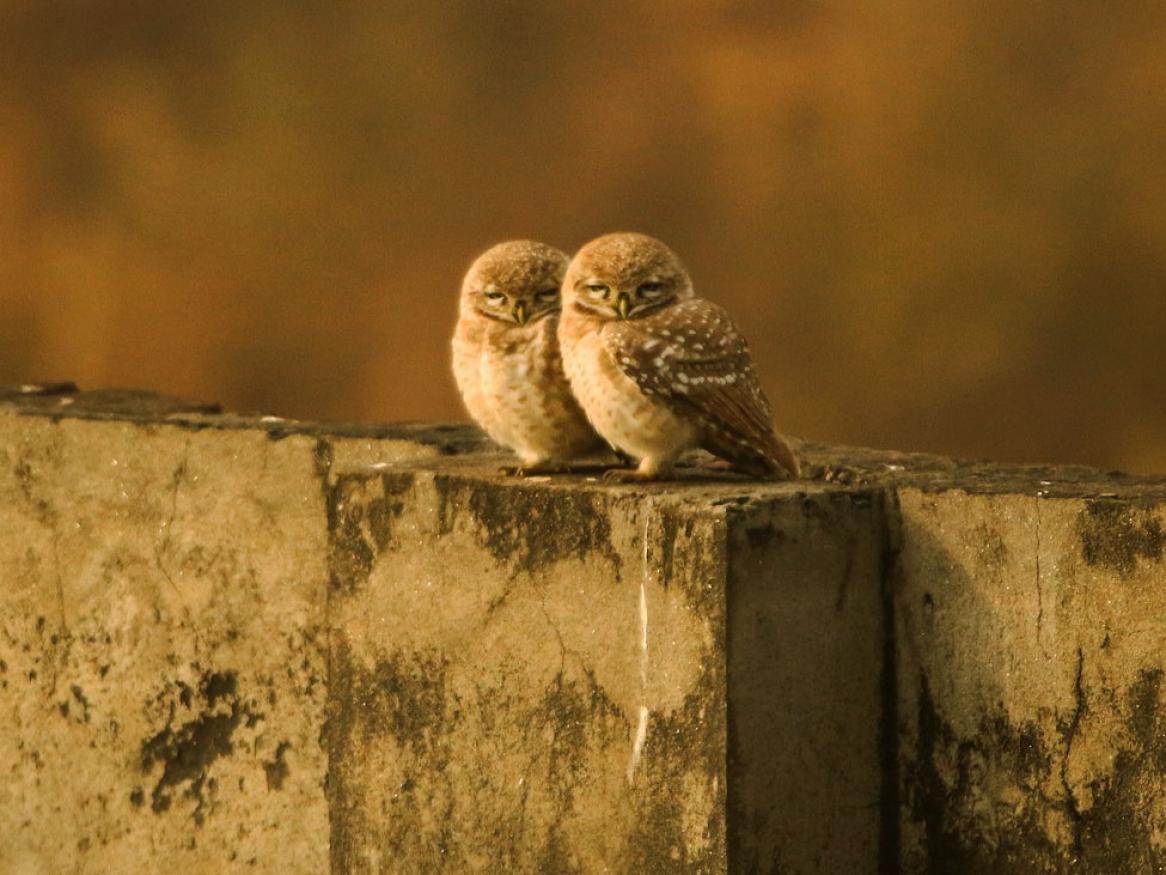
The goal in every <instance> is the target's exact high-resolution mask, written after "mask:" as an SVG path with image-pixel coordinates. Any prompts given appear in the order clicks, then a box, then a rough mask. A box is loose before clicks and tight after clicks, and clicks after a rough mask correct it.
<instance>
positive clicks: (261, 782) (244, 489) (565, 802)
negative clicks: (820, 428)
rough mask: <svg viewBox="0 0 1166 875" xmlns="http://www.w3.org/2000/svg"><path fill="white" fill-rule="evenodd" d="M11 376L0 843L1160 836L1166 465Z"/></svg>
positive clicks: (531, 847)
mask: <svg viewBox="0 0 1166 875" xmlns="http://www.w3.org/2000/svg"><path fill="white" fill-rule="evenodd" d="M803 450H804V453H805V455H806V458H807V460H808V462H809V463H810V464H809V467H810V468H811V473H812V477H811V478H810V479H807V480H804V481H800V482H796V483H783V484H755V483H748V482H744V481H741V480H736V479H733V478H729V477H725V476H723V475H717V474H715V473H710V472H708V471H705V470H692V471H689V472H686V474H685V479H684V480H682V482H680V483H677V484H657V485H650V486H644V485H639V486H634V485H607V484H603V483H601V482H599V481H598V480H597V479H596V477H595V476H594V473H590V474H589V473H588V472H585V471H584V472H581V473H579V474H575V475H571V476H562V477H556V478H531V479H528V480H526V481H514V480H510V479H507V478H504V477H501V476H500V475H499V474H498V473H497V467H498V466H499V465H500V464H502V463H503V462H504V461H505V459H504V457H502V456H500V455H497V454H496V453H495V452H494V451H493V450H491V449H490V448H489V446H488V445H487V444H485V443H484V442H483V441H482V440H481V438H480V437H479V436H478V435H477V434H476V433H475V432H473V431H472V430H469V429H464V428H461V427H436V428H434V427H423V426H396V427H375V426H322V425H318V424H311V423H298V422H289V421H285V420H277V419H274V418H271V417H247V416H237V415H224V414H220V413H217V412H215V408H214V407H213V405H200V404H196V403H191V402H182V401H174V400H172V399H161V398H157V397H156V396H150V395H148V394H146V393H132V394H125V393H104V394H91V393H77V392H76V391H75V390H74V389H73V388H71V387H67V386H63V387H57V388H55V389H53V390H51V391H45V392H40V393H35V392H32V393H30V392H19V391H15V392H12V393H9V394H5V393H3V392H0V714H2V715H3V719H4V720H5V721H6V722H7V724H8V725H10V726H11V727H12V729H11V730H10V731H8V732H5V733H4V734H2V735H0V772H2V773H3V775H4V777H5V780H4V781H3V782H0V873H7V872H20V873H23V872H74V871H75V872H141V871H152V870H158V869H164V868H173V869H175V870H177V871H183V872H231V871H266V872H305V873H307V872H321V871H327V870H329V869H330V870H331V871H332V872H335V873H344V872H354V873H365V872H367V873H373V872H432V871H449V872H471V871H481V872H500V871H507V872H604V871H609V872H725V871H732V872H831V873H832V872H875V871H881V872H895V871H902V872H1029V871H1049V872H1059V871H1082V872H1086V871H1087V872H1094V871H1105V872H1110V871H1112V872H1125V871H1129V872H1142V871H1155V870H1154V868H1153V867H1154V866H1155V865H1158V866H1160V865H1161V864H1162V853H1163V851H1162V848H1163V844H1164V841H1166V786H1164V782H1166V779H1164V778H1163V774H1164V773H1166V772H1164V770H1166V739H1164V733H1166V716H1164V715H1163V706H1162V692H1161V690H1160V687H1161V683H1160V679H1161V676H1162V669H1163V666H1162V660H1163V654H1164V653H1166V651H1164V649H1163V645H1166V632H1164V629H1166V610H1164V608H1166V605H1164V604H1163V600H1164V599H1166V595H1164V594H1166V573H1164V568H1166V565H1164V564H1163V563H1164V562H1166V557H1164V556H1163V553H1164V552H1166V543H1164V537H1163V526H1164V524H1166V512H1164V510H1163V508H1164V507H1166V483H1163V482H1162V481H1159V480H1154V479H1152V478H1129V477H1122V476H1120V475H1103V474H1100V473H1099V472H1096V471H1091V470H1088V469H1068V468H1057V469H1049V468H1036V467H1033V468H1018V467H1013V468H1001V467H998V466H990V465H980V464H967V463H956V462H952V461H950V460H945V459H939V458H936V457H926V456H917V455H905V454H895V453H879V452H874V451H865V450H853V449H837V448H825V447H816V446H810V445H808V446H806V447H804V448H803Z"/></svg>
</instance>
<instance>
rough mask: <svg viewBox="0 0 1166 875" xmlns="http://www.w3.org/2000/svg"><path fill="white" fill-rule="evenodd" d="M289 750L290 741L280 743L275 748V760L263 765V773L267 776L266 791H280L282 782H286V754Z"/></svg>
mask: <svg viewBox="0 0 1166 875" xmlns="http://www.w3.org/2000/svg"><path fill="white" fill-rule="evenodd" d="M290 748H291V742H290V741H281V742H280V743H279V744H278V745H277V746H276V748H275V758H274V759H272V760H271V761H270V762H266V763H264V764H263V773H264V774H265V775H266V776H267V789H268V790H282V789H283V782H284V781H285V780H287V776H288V771H289V770H288V766H287V759H286V756H287V752H288V750H289V749H290Z"/></svg>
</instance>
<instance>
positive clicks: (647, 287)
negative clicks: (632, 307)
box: [636, 280, 664, 298]
mask: <svg viewBox="0 0 1166 875" xmlns="http://www.w3.org/2000/svg"><path fill="white" fill-rule="evenodd" d="M663 289H664V283H660V282H656V281H654V280H653V281H651V282H646V283H640V286H639V288H638V289H636V293H637V294H638V295H639V296H640V297H641V298H655V297H658V296H659V294H660V292H661V291H663Z"/></svg>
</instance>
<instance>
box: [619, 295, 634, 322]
mask: <svg viewBox="0 0 1166 875" xmlns="http://www.w3.org/2000/svg"><path fill="white" fill-rule="evenodd" d="M631 306H632V299H631V298H629V297H628V293H627V292H620V293H619V295H618V296H617V297H616V299H615V312H617V313H618V314H619V318H620V319H627V318H628V310H630V309H631Z"/></svg>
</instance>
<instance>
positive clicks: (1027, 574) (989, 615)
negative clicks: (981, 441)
mask: <svg viewBox="0 0 1166 875" xmlns="http://www.w3.org/2000/svg"><path fill="white" fill-rule="evenodd" d="M1038 491H1039V490H1038ZM899 502H900V508H901V520H902V522H901V525H902V545H903V546H902V553H901V555H900V564H899V579H898V586H897V592H896V623H897V632H898V635H897V655H898V676H899V694H900V697H901V698H900V704H899V714H900V718H901V739H900V746H899V750H900V770H901V771H900V774H901V776H902V781H903V803H904V810H903V816H904V828H903V861H904V869H905V870H906V871H923V870H924V869H926V868H928V867H931V868H933V869H934V867H935V866H936V865H937V864H938V862H942V866H943V871H952V872H999V873H1012V872H1016V873H1021V872H1025V873H1027V872H1065V871H1081V872H1107V873H1108V872H1131V873H1134V872H1163V871H1166V690H1164V689H1163V684H1162V677H1163V670H1164V669H1166V499H1163V498H1162V497H1161V496H1158V497H1156V498H1155V497H1153V496H1150V495H1141V496H1138V497H1134V498H1123V497H1122V496H1120V495H1109V496H1107V497H1096V498H1061V499H1049V498H1046V497H1044V496H1038V495H1035V494H1033V495H1017V494H1004V495H996V494H980V495H969V494H967V493H964V492H961V491H958V490H953V491H948V492H944V493H942V494H933V493H927V492H923V491H920V490H917V489H905V490H901V491H900V493H899Z"/></svg>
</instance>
